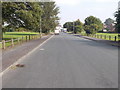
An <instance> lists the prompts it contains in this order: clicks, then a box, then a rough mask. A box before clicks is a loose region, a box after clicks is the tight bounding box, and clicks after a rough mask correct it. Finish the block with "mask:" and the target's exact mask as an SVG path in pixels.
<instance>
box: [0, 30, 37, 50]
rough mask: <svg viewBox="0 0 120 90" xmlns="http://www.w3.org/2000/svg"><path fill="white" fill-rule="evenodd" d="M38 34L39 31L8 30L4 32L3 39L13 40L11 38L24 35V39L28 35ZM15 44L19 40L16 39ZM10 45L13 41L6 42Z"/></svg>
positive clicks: (0, 46)
mask: <svg viewBox="0 0 120 90" xmlns="http://www.w3.org/2000/svg"><path fill="white" fill-rule="evenodd" d="M38 34H39V33H37V32H6V33H4V34H3V40H11V39H17V38H22V37H24V40H25V37H26V36H29V35H38ZM20 41H21V40H20ZM14 44H17V40H16V41H14ZM10 45H11V42H7V43H6V46H7V47H8V46H10ZM0 48H2V44H1V43H0Z"/></svg>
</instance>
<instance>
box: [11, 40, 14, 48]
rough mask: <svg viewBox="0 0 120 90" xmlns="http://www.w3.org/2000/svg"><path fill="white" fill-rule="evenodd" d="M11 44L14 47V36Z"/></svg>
mask: <svg viewBox="0 0 120 90" xmlns="http://www.w3.org/2000/svg"><path fill="white" fill-rule="evenodd" d="M11 46H12V47H13V46H14V40H13V38H12V39H11Z"/></svg>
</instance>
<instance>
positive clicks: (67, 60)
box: [2, 33, 118, 88]
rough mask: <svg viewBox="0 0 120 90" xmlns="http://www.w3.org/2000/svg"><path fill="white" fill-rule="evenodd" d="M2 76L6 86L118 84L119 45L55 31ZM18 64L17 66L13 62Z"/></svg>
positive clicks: (87, 86) (68, 86) (39, 86)
mask: <svg viewBox="0 0 120 90" xmlns="http://www.w3.org/2000/svg"><path fill="white" fill-rule="evenodd" d="M19 63H20V64H24V65H25V67H21V68H10V69H9V70H8V71H7V72H5V73H4V74H3V76H2V79H3V80H2V81H3V82H2V86H3V88H118V47H115V46H111V45H108V44H105V43H98V42H95V41H92V40H88V39H85V38H81V37H76V36H73V35H70V34H65V33H60V35H55V36H54V37H52V38H51V39H50V40H49V41H47V42H46V43H45V44H43V45H42V46H41V47H39V48H38V49H37V50H35V51H34V52H32V53H31V54H30V55H28V56H27V57H25V58H23V60H21V61H19ZM13 67H14V66H13Z"/></svg>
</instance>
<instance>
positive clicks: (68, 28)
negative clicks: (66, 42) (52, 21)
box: [63, 22, 73, 32]
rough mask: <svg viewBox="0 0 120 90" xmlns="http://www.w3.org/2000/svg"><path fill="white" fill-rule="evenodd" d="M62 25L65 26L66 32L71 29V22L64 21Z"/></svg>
mask: <svg viewBox="0 0 120 90" xmlns="http://www.w3.org/2000/svg"><path fill="white" fill-rule="evenodd" d="M63 27H64V28H67V31H68V32H70V31H73V22H66V23H65V24H64V25H63Z"/></svg>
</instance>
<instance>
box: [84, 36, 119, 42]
mask: <svg viewBox="0 0 120 90" xmlns="http://www.w3.org/2000/svg"><path fill="white" fill-rule="evenodd" d="M84 36H86V35H84ZM87 36H89V37H94V38H98V39H104V40H110V41H120V35H118V36H117V35H116V36H112V35H97V34H94V35H87Z"/></svg>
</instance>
